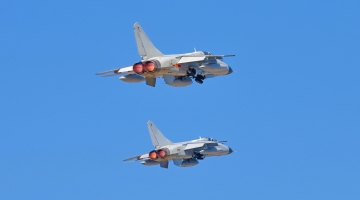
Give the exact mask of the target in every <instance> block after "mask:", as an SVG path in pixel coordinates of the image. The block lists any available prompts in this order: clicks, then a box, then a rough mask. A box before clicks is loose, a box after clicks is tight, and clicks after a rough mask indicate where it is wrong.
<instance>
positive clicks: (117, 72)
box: [95, 66, 134, 76]
mask: <svg viewBox="0 0 360 200" xmlns="http://www.w3.org/2000/svg"><path fill="white" fill-rule="evenodd" d="M123 74H134V71H133V67H132V66H128V67H123V68H117V69H112V70H107V71H104V72H98V73H96V74H95V75H102V76H117V75H123Z"/></svg>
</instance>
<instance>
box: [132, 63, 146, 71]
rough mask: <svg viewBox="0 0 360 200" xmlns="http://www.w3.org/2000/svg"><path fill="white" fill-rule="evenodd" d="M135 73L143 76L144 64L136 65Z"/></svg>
mask: <svg viewBox="0 0 360 200" xmlns="http://www.w3.org/2000/svg"><path fill="white" fill-rule="evenodd" d="M133 71H134V72H135V73H137V74H142V73H143V72H144V66H143V64H142V63H135V64H134V65H133Z"/></svg>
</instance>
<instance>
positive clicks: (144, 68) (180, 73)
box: [96, 23, 235, 87]
mask: <svg viewBox="0 0 360 200" xmlns="http://www.w3.org/2000/svg"><path fill="white" fill-rule="evenodd" d="M134 34H135V40H136V46H137V49H138V53H139V55H140V57H141V61H138V62H136V63H135V64H133V65H132V66H127V67H123V68H117V69H112V70H108V71H104V72H99V73H96V75H101V76H121V77H120V78H119V79H120V80H121V81H124V82H128V83H138V82H143V81H145V82H146V85H149V86H152V87H155V84H156V78H163V79H164V81H165V83H166V84H167V85H170V86H174V87H180V86H188V85H191V84H192V79H194V80H195V81H196V82H197V83H200V84H202V83H203V81H204V80H205V79H208V78H213V77H215V76H224V75H228V74H231V73H232V72H233V70H232V69H231V67H230V66H229V65H228V64H226V63H225V62H223V58H224V57H228V56H235V55H212V54H211V53H210V52H207V51H196V50H195V52H192V53H184V54H171V55H164V54H163V53H161V52H160V51H159V50H158V49H157V48H156V47H155V46H154V45H153V43H152V42H151V41H150V39H149V37H148V36H147V35H146V33H145V31H144V30H143V29H142V28H141V26H140V24H139V23H135V25H134Z"/></svg>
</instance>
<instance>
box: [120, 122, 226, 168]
mask: <svg viewBox="0 0 360 200" xmlns="http://www.w3.org/2000/svg"><path fill="white" fill-rule="evenodd" d="M148 129H149V132H150V137H151V141H152V144H153V145H154V148H155V149H154V150H152V151H150V152H149V153H146V154H142V155H138V156H134V157H131V158H128V159H125V160H124V161H132V160H133V161H134V160H135V161H141V164H143V165H146V166H152V165H160V167H162V168H168V167H169V161H170V160H172V161H173V162H174V165H176V166H179V167H192V166H195V165H197V164H199V162H198V160H203V159H204V158H205V157H209V156H223V155H228V154H231V153H232V152H233V150H232V149H231V148H230V147H228V146H226V145H224V144H222V143H223V142H226V141H217V140H215V139H213V138H201V137H200V139H196V140H191V141H187V142H178V143H172V142H171V141H170V140H168V139H167V138H166V137H165V136H164V135H163V134H162V133H161V132H160V130H159V129H158V128H157V127H156V126H155V124H154V123H153V122H152V121H148Z"/></svg>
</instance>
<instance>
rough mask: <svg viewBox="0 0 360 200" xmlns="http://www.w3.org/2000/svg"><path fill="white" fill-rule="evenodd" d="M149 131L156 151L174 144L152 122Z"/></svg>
mask: <svg viewBox="0 0 360 200" xmlns="http://www.w3.org/2000/svg"><path fill="white" fill-rule="evenodd" d="M148 129H149V132H150V137H151V142H152V144H153V145H154V147H155V148H156V149H157V148H160V147H162V146H165V145H169V144H172V142H171V141H170V140H168V139H167V138H166V137H165V136H164V135H163V134H162V133H161V131H160V130H159V129H158V128H157V127H156V126H155V124H154V123H153V122H152V121H151V120H149V121H148Z"/></svg>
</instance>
